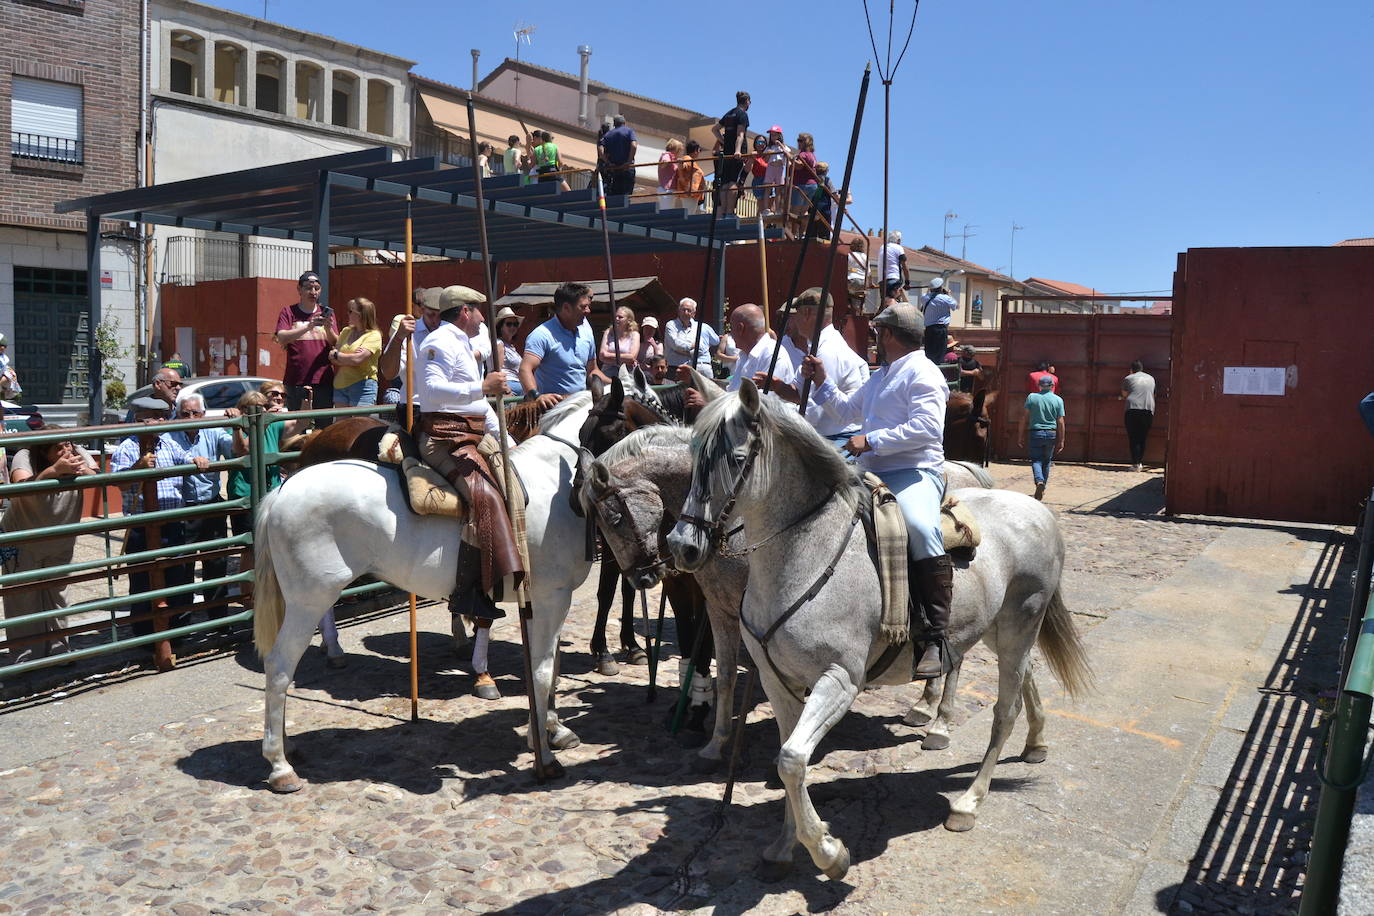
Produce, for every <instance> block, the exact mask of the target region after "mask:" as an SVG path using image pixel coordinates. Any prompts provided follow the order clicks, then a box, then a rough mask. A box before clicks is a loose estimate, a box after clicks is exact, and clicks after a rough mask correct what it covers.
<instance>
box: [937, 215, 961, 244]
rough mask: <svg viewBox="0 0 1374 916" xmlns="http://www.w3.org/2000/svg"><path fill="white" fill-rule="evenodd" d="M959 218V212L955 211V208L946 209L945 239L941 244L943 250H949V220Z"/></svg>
mask: <svg viewBox="0 0 1374 916" xmlns="http://www.w3.org/2000/svg"><path fill="white" fill-rule="evenodd" d="M958 218H959V214H958V213H955V212H954V211H953V210H946V211H945V240H944V243H943V244H941V245H940V250H941V251H949V221H950V220H952V219H958Z"/></svg>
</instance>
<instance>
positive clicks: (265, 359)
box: [258, 350, 272, 368]
mask: <svg viewBox="0 0 1374 916" xmlns="http://www.w3.org/2000/svg"><path fill="white" fill-rule="evenodd" d="M270 365H272V352H271V351H270V350H258V367H259V368H261V367H263V366H270Z"/></svg>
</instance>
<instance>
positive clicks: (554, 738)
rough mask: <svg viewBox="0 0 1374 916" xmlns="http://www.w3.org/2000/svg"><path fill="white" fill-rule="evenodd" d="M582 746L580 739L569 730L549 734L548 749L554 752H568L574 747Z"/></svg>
mask: <svg viewBox="0 0 1374 916" xmlns="http://www.w3.org/2000/svg"><path fill="white" fill-rule="evenodd" d="M581 746H582V739H581V738H579V737H577V733H576V732H574V731H573V730H572V729H571V728H564V729H562V730H561V731H557V732H549V747H551V748H553V749H554V750H555V751H570V750H572V749H573V748H575V747H581Z"/></svg>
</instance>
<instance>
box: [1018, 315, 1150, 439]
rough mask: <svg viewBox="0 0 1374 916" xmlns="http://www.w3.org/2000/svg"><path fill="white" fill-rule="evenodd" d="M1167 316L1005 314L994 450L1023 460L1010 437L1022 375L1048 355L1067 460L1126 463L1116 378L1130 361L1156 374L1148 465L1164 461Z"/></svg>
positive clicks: (1022, 393) (1022, 397) (1022, 399)
mask: <svg viewBox="0 0 1374 916" xmlns="http://www.w3.org/2000/svg"><path fill="white" fill-rule="evenodd" d="M1171 327H1172V319H1171V318H1170V317H1169V316H1168V315H1074V314H1060V315H1056V314H1041V313H1033V312H1006V313H1004V315H1003V322H1002V352H1001V355H1000V365H999V367H998V368H999V372H998V378H999V380H1000V383H999V385H998V391H999V394H998V397H997V402H996V408H995V414H996V416H995V417H994V426H993V430H994V435H993V447H994V448H995V449H996V452H997V454H998V455H1001V456H1004V457H1023V456H1024V454H1025V449H1023V448H1020V447H1019V446H1018V445H1017V441H1016V429H1017V424H1018V423H1019V422H1020V420H1021V416H1022V414H1023V412H1024V410H1023V404H1024V403H1025V399H1026V395H1027V394H1028V393H1029V390H1028V388H1027V384H1026V382H1027V376H1028V375H1029V374H1030V373H1031V372H1032V371H1034V369H1035V367H1036V365H1037V364H1038V363H1039V362H1040V361H1041V360H1048V361H1049V362H1050V363H1051V365H1053V366H1054V370H1055V374H1056V375H1058V376H1059V396H1060V397H1062V398H1063V399H1064V412H1065V414H1066V416H1065V422H1064V440H1065V441H1064V452H1063V455H1062V456H1060V457H1062V458H1063V459H1064V460H1066V461H1105V462H1112V463H1119V464H1124V463H1127V462H1129V461H1130V445H1129V443H1128V441H1127V439H1126V427H1125V422H1124V417H1125V412H1126V411H1125V407H1126V405H1125V402H1123V401H1121V400H1118V398H1119V397H1120V394H1121V380H1122V379H1123V378H1124V377H1125V376H1126V375H1128V374H1129V373H1130V371H1131V368H1130V366H1131V362H1132V360H1137V359H1138V360H1140V361H1141V362H1142V363H1144V364H1145V371H1146V372H1148V373H1149V374H1150V375H1152V376H1154V379H1155V419H1154V427H1153V428H1152V429H1151V431H1150V436H1149V439H1148V440H1147V441H1146V448H1145V461H1146V463H1147V464H1152V465H1156V466H1162V465H1163V464H1164V455H1165V444H1166V442H1167V441H1168V430H1169V352H1170V344H1171V333H1172V332H1171Z"/></svg>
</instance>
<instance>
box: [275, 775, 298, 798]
mask: <svg viewBox="0 0 1374 916" xmlns="http://www.w3.org/2000/svg"><path fill="white" fill-rule="evenodd" d="M267 788H269V789H271V790H272V791H273V792H276V793H278V794H279V795H289V794H291V793H292V792H299V791H300V790H301V789H303V788H305V783H303V782H301V780H300V777H299V776H297V775H296V774H295V773H284V774H282V775H281V776H273V777H271V778H270V779H268V780H267Z"/></svg>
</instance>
